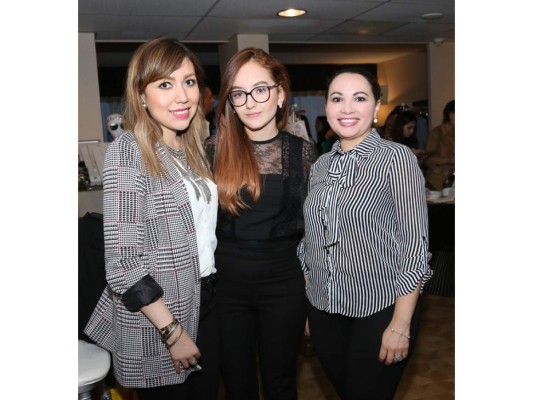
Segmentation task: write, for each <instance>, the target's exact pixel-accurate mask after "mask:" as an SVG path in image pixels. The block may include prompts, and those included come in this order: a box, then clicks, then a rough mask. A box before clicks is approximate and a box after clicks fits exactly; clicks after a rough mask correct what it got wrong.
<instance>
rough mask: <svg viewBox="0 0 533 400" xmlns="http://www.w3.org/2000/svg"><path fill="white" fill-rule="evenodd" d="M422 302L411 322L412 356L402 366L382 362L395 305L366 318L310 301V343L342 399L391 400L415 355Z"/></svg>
mask: <svg viewBox="0 0 533 400" xmlns="http://www.w3.org/2000/svg"><path fill="white" fill-rule="evenodd" d="M420 303H421V301H420V299H419V301H418V303H417V305H416V308H415V312H414V315H413V318H412V320H411V330H410V333H411V339H410V340H409V354H408V356H407V358H406V359H405V360H404V361H402V362H399V363H394V364H391V365H388V366H387V365H385V364H383V363H381V362H380V361H379V350H380V348H381V338H382V336H383V332H384V331H385V329H386V327H387V326H388V325H389V323H390V321H391V319H392V314H393V312H394V305H392V306H390V307H388V308H386V309H384V310H382V311H380V312H378V313H376V314H373V315H370V316H368V317H364V318H350V317H345V316H343V315H340V314H330V313H327V312H325V311H320V310H318V309H316V308H315V307H313V306H312V305H311V303H309V302H308V310H307V313H308V318H309V330H310V331H311V340H312V341H313V345H314V347H315V350H316V353H317V355H318V358H319V359H320V362H321V364H322V366H323V367H324V371H325V372H326V374H327V376H328V377H329V379H330V381H331V383H332V384H333V386H334V387H335V390H336V391H337V394H338V395H339V396H340V398H341V399H342V400H359V399H361V400H392V399H393V398H394V393H395V392H396V389H397V387H398V385H399V383H400V379H401V377H402V373H403V371H404V369H405V367H406V365H407V362H408V361H409V358H410V356H411V355H412V354H413V348H414V345H415V342H416V335H417V331H418V324H419V320H420Z"/></svg>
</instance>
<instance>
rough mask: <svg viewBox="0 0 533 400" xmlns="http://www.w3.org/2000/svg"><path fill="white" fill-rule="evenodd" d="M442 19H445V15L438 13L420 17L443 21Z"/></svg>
mask: <svg viewBox="0 0 533 400" xmlns="http://www.w3.org/2000/svg"><path fill="white" fill-rule="evenodd" d="M442 17H444V14H443V13H438V12H434V13H427V14H422V15H421V16H420V18H422V19H441V18H442Z"/></svg>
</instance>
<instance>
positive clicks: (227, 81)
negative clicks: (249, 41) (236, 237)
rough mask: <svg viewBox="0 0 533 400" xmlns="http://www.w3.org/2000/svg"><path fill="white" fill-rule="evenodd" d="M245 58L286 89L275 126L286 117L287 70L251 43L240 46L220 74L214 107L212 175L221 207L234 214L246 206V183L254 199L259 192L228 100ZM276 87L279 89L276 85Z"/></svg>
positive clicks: (282, 124)
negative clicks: (215, 128)
mask: <svg viewBox="0 0 533 400" xmlns="http://www.w3.org/2000/svg"><path fill="white" fill-rule="evenodd" d="M248 61H254V62H256V63H257V64H258V65H260V66H261V67H263V68H265V69H266V70H267V71H268V72H269V73H270V75H271V76H272V79H273V80H274V82H275V83H276V84H279V87H280V88H281V89H282V90H283V92H285V99H286V100H285V101H284V102H283V105H282V107H281V108H278V109H277V111H276V127H277V128H278V129H279V130H281V129H283V128H285V126H286V125H287V121H288V119H289V101H288V99H289V88H290V81H289V74H288V72H287V69H286V68H285V67H284V66H283V64H281V63H280V62H279V61H278V60H276V59H275V58H274V57H272V56H271V55H270V54H268V53H266V52H265V51H264V50H262V49H259V48H254V47H248V48H246V49H242V50H241V51H239V52H238V53H236V54H235V55H234V56H233V57H232V58H231V59H230V60H229V61H228V64H227V66H226V69H225V71H224V75H223V77H222V82H221V86H220V100H219V105H218V108H217V112H216V116H217V134H216V136H217V141H216V153H215V161H216V162H215V166H214V176H215V181H216V182H217V186H218V200H219V202H220V206H221V208H222V209H224V210H227V211H229V212H230V213H231V214H233V215H238V214H239V211H240V210H242V209H245V208H247V206H246V203H245V202H244V200H243V199H242V197H241V193H240V191H241V188H243V187H245V188H246V191H247V192H248V195H249V196H250V197H251V198H252V199H253V201H254V202H256V201H257V200H259V197H260V195H261V176H260V174H259V167H258V165H257V161H256V159H255V154H254V149H253V146H252V142H251V140H250V139H249V138H248V135H247V134H246V132H245V130H244V125H243V123H242V122H241V120H240V119H239V117H238V116H237V114H236V113H235V112H234V109H233V106H232V105H231V103H230V102H229V100H228V96H229V92H230V91H231V88H232V87H233V83H234V82H235V76H236V75H237V73H238V72H239V70H240V69H241V67H242V66H243V65H244V64H246V63H247V62H248ZM276 90H279V89H276Z"/></svg>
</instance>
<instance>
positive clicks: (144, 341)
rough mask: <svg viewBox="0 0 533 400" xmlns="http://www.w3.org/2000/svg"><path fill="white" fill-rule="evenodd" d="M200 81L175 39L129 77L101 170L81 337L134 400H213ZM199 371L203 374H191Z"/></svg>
mask: <svg viewBox="0 0 533 400" xmlns="http://www.w3.org/2000/svg"><path fill="white" fill-rule="evenodd" d="M202 80H203V69H202V66H201V65H200V62H199V61H198V59H197V58H196V56H195V55H194V54H193V53H192V52H191V51H190V50H189V49H187V48H186V47H185V46H183V45H182V44H181V43H179V42H177V41H176V40H174V39H169V38H158V39H155V40H152V41H149V42H147V43H145V44H143V45H142V46H140V47H139V48H138V49H137V50H136V52H135V53H134V55H133V58H132V60H131V62H130V65H129V68H128V77H127V86H126V96H125V114H124V119H125V127H126V130H127V131H126V132H125V133H124V134H123V135H121V136H120V137H119V138H117V139H115V141H113V143H111V145H110V146H109V149H108V151H107V153H106V157H105V163H104V179H103V183H104V238H105V257H106V279H107V282H108V285H107V287H106V289H105V290H104V292H103V294H102V296H101V298H100V300H99V302H98V304H97V306H96V308H95V310H94V312H93V315H92V317H91V319H90V321H89V323H88V324H87V327H86V328H85V333H87V335H88V336H89V337H90V338H91V339H93V340H94V341H95V342H97V343H99V344H100V345H102V346H103V347H105V348H106V349H108V350H109V351H110V352H112V354H113V371H114V374H115V377H116V379H117V381H118V382H119V383H120V384H121V385H122V386H124V387H129V388H138V390H137V392H138V395H139V397H140V399H148V398H149V399H159V398H161V399H163V398H172V399H215V398H216V393H217V384H218V364H219V356H218V333H217V331H218V327H217V315H216V312H215V309H214V307H215V299H214V288H213V284H214V276H215V275H214V274H215V272H216V269H215V265H214V250H215V248H216V244H217V241H216V237H215V225H216V215H217V208H218V205H217V204H218V197H217V189H216V185H215V184H214V183H213V181H212V176H211V173H210V171H209V166H208V164H207V161H206V158H205V153H204V150H203V147H202V144H201V141H200V132H201V129H202V127H203V124H202V121H203V120H204V116H203V113H202V111H201V109H200V107H198V104H199V102H200V97H201V94H200V85H201V84H202ZM199 364H201V367H200V366H199Z"/></svg>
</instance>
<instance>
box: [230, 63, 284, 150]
mask: <svg viewBox="0 0 533 400" xmlns="http://www.w3.org/2000/svg"><path fill="white" fill-rule="evenodd" d="M275 84H277V82H274V79H273V78H272V77H271V75H270V73H269V71H268V70H267V69H265V68H263V67H262V66H260V65H259V64H257V63H256V62H254V61H248V62H247V63H246V64H244V65H243V66H242V67H241V68H240V69H239V71H238V72H237V74H236V75H235V80H234V81H233V85H232V87H231V89H230V93H231V91H234V90H242V91H245V92H250V91H251V90H253V89H254V88H257V87H259V86H272V85H275ZM264 90H269V89H264ZM284 99H285V96H284V93H283V89H281V87H280V86H278V87H273V88H271V89H270V98H269V99H268V100H267V101H266V102H264V103H258V102H257V101H255V100H254V99H253V98H252V96H251V95H248V96H246V103H244V105H242V106H240V107H233V108H234V110H235V112H236V113H237V116H238V117H239V119H240V120H241V122H242V123H243V125H244V130H245V132H246V134H247V135H248V136H250V138H251V139H253V140H266V139H268V138H271V137H273V136H274V135H275V134H276V133H277V128H276V111H277V108H278V104H282V103H283V101H284Z"/></svg>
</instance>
